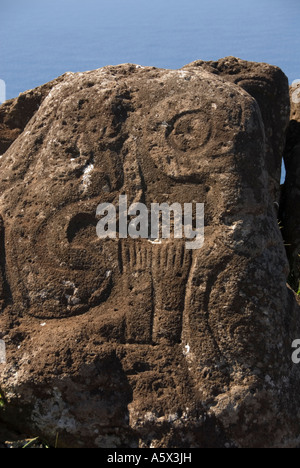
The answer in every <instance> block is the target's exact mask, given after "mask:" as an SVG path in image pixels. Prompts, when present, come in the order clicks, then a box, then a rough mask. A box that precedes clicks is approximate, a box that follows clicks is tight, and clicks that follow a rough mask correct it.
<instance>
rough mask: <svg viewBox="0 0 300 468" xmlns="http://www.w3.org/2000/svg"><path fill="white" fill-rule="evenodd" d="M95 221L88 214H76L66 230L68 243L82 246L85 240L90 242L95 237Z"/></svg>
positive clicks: (93, 217)
mask: <svg viewBox="0 0 300 468" xmlns="http://www.w3.org/2000/svg"><path fill="white" fill-rule="evenodd" d="M96 225H97V220H96V218H95V216H93V215H91V214H89V213H78V214H76V215H75V216H74V217H73V218H72V219H71V220H70V222H69V225H68V228H67V239H68V242H69V243H70V244H71V243H72V244H73V245H78V246H82V242H83V241H84V240H86V239H88V240H89V241H91V239H93V237H95V229H96Z"/></svg>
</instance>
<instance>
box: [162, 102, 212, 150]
mask: <svg viewBox="0 0 300 468" xmlns="http://www.w3.org/2000/svg"><path fill="white" fill-rule="evenodd" d="M211 133H212V128H211V119H210V118H209V117H208V116H207V115H206V113H205V112H203V111H202V112H201V111H200V110H195V111H190V112H187V113H184V114H183V115H179V116H178V117H177V118H176V119H175V121H174V122H173V124H172V125H170V127H168V129H167V132H166V137H167V139H168V142H169V144H170V146H172V147H173V148H174V149H177V150H180V151H194V150H197V149H199V148H202V147H203V146H205V145H206V144H207V143H208V142H209V140H210V137H211Z"/></svg>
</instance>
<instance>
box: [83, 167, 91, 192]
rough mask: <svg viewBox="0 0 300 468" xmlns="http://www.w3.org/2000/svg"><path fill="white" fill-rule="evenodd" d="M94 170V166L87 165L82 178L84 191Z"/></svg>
mask: <svg viewBox="0 0 300 468" xmlns="http://www.w3.org/2000/svg"><path fill="white" fill-rule="evenodd" d="M93 170H94V164H89V165H88V166H86V167H85V169H84V171H83V176H82V185H83V187H84V189H87V188H88V187H89V186H90V185H91V175H92V172H93Z"/></svg>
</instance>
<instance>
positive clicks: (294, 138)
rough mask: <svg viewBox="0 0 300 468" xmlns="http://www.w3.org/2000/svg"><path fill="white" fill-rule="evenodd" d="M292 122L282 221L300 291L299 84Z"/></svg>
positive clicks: (294, 93) (293, 98) (292, 280)
mask: <svg viewBox="0 0 300 468" xmlns="http://www.w3.org/2000/svg"><path fill="white" fill-rule="evenodd" d="M290 100H291V117H290V118H291V120H290V123H289V127H288V131H287V138H286V146H285V150H284V154H283V156H284V163H285V169H286V178H285V182H284V185H283V187H282V195H281V202H280V222H281V227H282V234H283V238H284V242H285V246H286V252H287V257H288V260H289V264H290V275H289V283H290V284H291V286H292V287H293V288H294V289H295V291H299V292H300V82H299V83H297V82H295V83H294V84H293V85H292V86H290Z"/></svg>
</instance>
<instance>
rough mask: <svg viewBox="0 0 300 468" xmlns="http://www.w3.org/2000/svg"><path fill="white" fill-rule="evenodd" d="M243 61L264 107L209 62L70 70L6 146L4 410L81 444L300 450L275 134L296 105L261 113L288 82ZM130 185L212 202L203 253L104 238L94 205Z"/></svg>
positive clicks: (25, 426) (291, 300) (1, 222)
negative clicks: (279, 218) (271, 140)
mask: <svg viewBox="0 0 300 468" xmlns="http://www.w3.org/2000/svg"><path fill="white" fill-rule="evenodd" d="M228 62H231V63H233V62H234V63H236V64H237V65H238V66H239V70H240V72H241V73H242V72H244V74H245V75H247V74H248V73H250V71H249V70H252V69H253V70H255V73H254V72H253V76H252V75H251V74H250V76H251V80H252V81H253V80H256V78H257V77H258V76H259V73H260V70H261V80H260V81H259V80H258V83H259V84H258V88H260V87H261V89H262V94H261V100H259V99H258V98H257V100H256V99H255V98H254V97H253V96H254V95H255V93H254V92H253V93H251V94H252V95H251V94H249V93H248V92H247V91H246V90H245V89H242V87H241V86H237V85H236V84H235V82H232V81H234V80H232V79H228V77H227V75H226V76H225V75H224V76H218V73H215V72H214V73H212V72H211V71H210V70H205V69H204V68H206V67H202V66H200V67H199V66H198V64H197V63H196V64H195V63H194V64H191V65H190V66H187V67H185V68H184V69H182V70H160V69H155V68H151V67H145V68H143V67H140V66H135V65H129V64H127V65H120V66H116V67H105V68H103V69H100V70H96V71H92V72H86V73H79V74H66V75H64V76H63V77H61V78H60V79H58V81H56V82H53V84H52V86H50V87H49V88H48V90H49V92H48V94H47V95H43V99H41V101H40V107H39V108H38V109H36V110H35V112H33V113H32V116H31V118H30V120H29V121H28V123H27V125H26V126H25V128H23V129H22V131H21V133H20V135H19V136H18V138H16V139H15V141H14V142H13V143H12V144H11V146H10V147H9V148H8V149H7V151H6V152H5V153H4V154H3V156H2V157H1V159H0V168H1V172H0V215H1V218H0V251H1V263H0V267H1V268H0V275H1V276H0V305H1V310H2V312H1V315H0V330H1V336H0V338H2V339H3V340H4V341H5V343H6V350H7V364H6V365H2V366H1V378H0V387H1V394H2V397H3V399H4V401H5V404H4V407H3V408H0V418H1V419H2V420H6V421H7V420H9V421H10V422H11V423H12V424H13V425H14V427H16V428H19V429H21V430H27V431H28V430H29V431H31V432H34V433H35V434H41V435H42V436H43V437H46V438H47V439H48V440H55V438H56V435H57V434H59V443H60V444H61V446H72V447H74V446H76V447H128V446H132V447H135V446H139V447H147V446H151V447H223V446H232V447H247V446H251V447H257V446H264V447H267V446H276V445H277V446H278V445H280V446H296V445H297V444H299V442H300V441H299V431H298V422H297V421H298V415H297V411H298V410H297V407H299V401H298V400H299V397H298V395H297V390H296V388H297V385H299V371H298V368H297V366H295V365H294V364H293V363H292V360H291V352H292V351H291V343H292V341H293V340H294V339H296V338H298V337H299V338H300V329H299V320H298V315H299V306H298V305H297V303H296V299H295V297H294V295H293V293H292V292H291V291H290V290H289V289H288V288H287V286H286V277H287V274H288V263H287V259H286V254H285V250H284V246H283V242H282V238H281V234H280V230H279V227H278V223H277V219H276V209H275V207H274V194H275V193H277V191H278V190H279V182H280V178H279V177H278V175H279V174H280V164H281V162H280V159H279V158H278V156H276V157H275V156H274V152H273V153H272V151H271V149H270V147H269V146H268V144H267V145H266V141H269V140H268V137H266V134H269V133H270V128H271V127H272V125H273V123H274V125H275V123H276V125H277V127H276V129H277V130H276V132H277V133H276V142H279V144H280V145H283V142H284V137H285V128H286V126H287V123H288V115H287V114H286V110H287V109H288V108H289V101H288V99H285V98H284V97H283V98H282V102H281V104H280V105H279V103H276V105H274V106H273V107H272V119H273V120H272V122H273V123H270V121H269V120H267V118H266V117H265V116H264V112H263V111H262V106H263V105H264V106H265V108H266V107H267V106H270V105H271V104H270V102H268V103H267V104H266V101H265V100H264V97H263V96H264V93H265V92H266V93H267V92H271V91H272V89H277V88H276V87H278V86H279V84H278V83H279V82H281V83H282V88H281V96H286V77H285V76H284V75H283V73H282V72H280V71H279V69H277V68H274V67H270V66H268V68H266V66H265V65H259V64H249V63H245V62H242V61H237V62H235V59H231V58H229V59H228ZM210 68H211V65H209V69H210ZM267 73H268V83H267V84H266V85H265V84H264V81H265V77H266V74H267ZM221 75H222V74H221ZM274 76H276V77H277V78H278V77H279V78H280V79H279V78H278V79H277V78H276V79H275V78H274ZM276 80H277V81H276ZM280 80H281V81H280ZM252 81H251V83H252ZM39 92H40V91H38V90H34V91H32V92H31V95H35V94H36V93H39ZM255 92H256V88H255ZM276 92H277V91H276ZM20 98H21V97H19V98H18V99H20ZM18 99H17V100H15V101H14V102H11V103H10V104H9V105H10V106H11V107H9V108H8V107H7V108H6V114H7V115H6V119H8V118H9V115H10V109H11V108H17V109H18V108H19V107H18V106H19V103H18ZM21 99H23V98H21ZM1 109H2V111H3V107H2V108H0V113H1ZM14 119H15V117H14ZM268 132H269V133H268ZM0 139H1V134H0ZM272 154H273V156H274V159H272V157H271V155H272ZM272 164H273V165H274V168H273V169H272V170H271V169H270V167H271V166H270V165H272ZM270 181H272V184H271V182H270ZM270 184H271V185H272V188H270V187H271V185H270ZM122 194H126V195H127V197H128V204H131V203H133V202H142V203H144V204H145V205H146V206H150V205H151V203H154V202H157V203H163V202H167V203H169V204H171V203H173V202H177V203H180V204H182V205H183V204H184V203H204V204H205V242H204V245H203V247H202V248H201V249H199V250H187V249H186V248H185V242H184V239H173V238H170V239H161V240H160V241H159V242H153V239H151V238H149V239H131V238H128V239H119V238H116V239H99V238H98V237H97V236H96V224H97V218H96V208H97V206H98V205H99V203H106V202H108V203H112V204H114V205H115V206H117V204H118V200H119V195H122ZM20 410H22V413H20Z"/></svg>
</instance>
